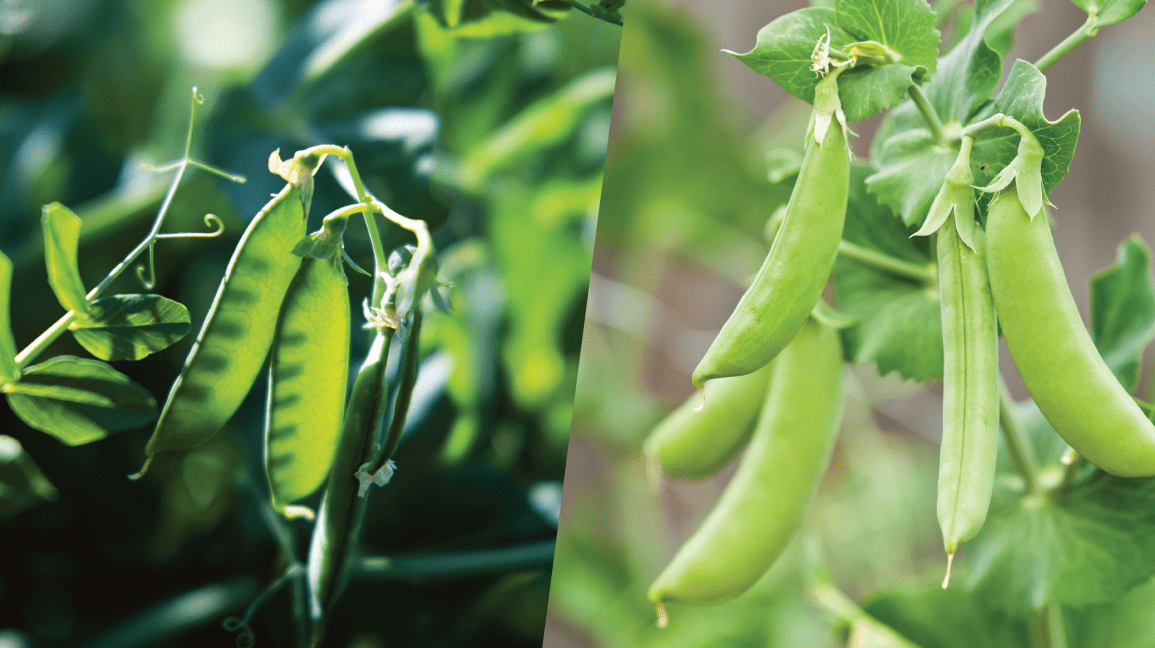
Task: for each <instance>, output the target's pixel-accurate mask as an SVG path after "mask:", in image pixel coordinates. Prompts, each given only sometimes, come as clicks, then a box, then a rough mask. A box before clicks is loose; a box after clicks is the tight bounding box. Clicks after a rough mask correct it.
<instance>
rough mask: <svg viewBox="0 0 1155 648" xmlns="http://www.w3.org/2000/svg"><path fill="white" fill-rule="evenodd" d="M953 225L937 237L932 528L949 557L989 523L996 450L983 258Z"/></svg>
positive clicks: (992, 332)
mask: <svg viewBox="0 0 1155 648" xmlns="http://www.w3.org/2000/svg"><path fill="white" fill-rule="evenodd" d="M953 218H954V217H951V218H948V219H947V221H946V223H945V224H944V225H943V226H942V227H941V228H939V230H938V235H937V238H938V240H937V243H936V246H937V252H938V280H939V294H940V304H941V309H942V342H943V378H942V382H943V405H942V419H943V420H942V446H941V448H940V452H939V469H938V522H939V526H940V527H941V528H942V537H943V544H944V547H945V549H946V552H947V554H948V555H954V553H955V551H956V550H957V549H958V546H959V544H961V543H963V542H966V541H968V540H970V539H972V538H974V537H975V535H977V534H978V532H979V530H980V529H981V528H982V526H983V522H984V521H986V518H987V509H988V508H990V503H991V491H992V489H993V488H994V481H995V457H996V456H997V453H998V444H999V364H998V362H999V338H998V329H997V327H996V324H995V309H994V302H993V301H992V299H991V290H990V284H989V283H988V282H987V269H986V261H985V259H984V258H983V249H984V243H985V241H984V240H983V236H982V230H981V229H978V228H974V243H975V249H974V250H972V249H970V248H969V247H967V245H966V244H965V243H964V242H963V241H962V239H961V238H960V237H959V235H958V230H957V228H956V227H955V223H954V222H953Z"/></svg>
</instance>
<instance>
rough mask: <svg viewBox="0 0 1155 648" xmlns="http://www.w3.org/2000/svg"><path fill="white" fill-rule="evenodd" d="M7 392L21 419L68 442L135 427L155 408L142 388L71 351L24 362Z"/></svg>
mask: <svg viewBox="0 0 1155 648" xmlns="http://www.w3.org/2000/svg"><path fill="white" fill-rule="evenodd" d="M6 391H7V393H8V404H9V405H10V406H11V407H12V411H13V412H15V413H16V415H17V416H19V417H20V418H21V419H22V420H23V421H24V422H25V423H27V424H28V425H29V426H31V427H33V428H35V429H37V430H40V431H41V432H47V433H48V434H51V435H52V436H54V437H56V438H57V439H60V440H61V441H63V442H64V443H67V444H68V445H82V444H85V443H90V442H92V441H96V440H98V439H102V438H104V437H105V436H107V435H108V434H109V433H110V432H119V431H121V430H127V429H130V428H135V427H139V426H141V425H143V424H145V423H147V422H149V421H151V420H153V419H154V418H156V413H157V409H156V401H155V400H154V399H153V397H152V394H150V393H148V390H146V389H145V388H144V387H141V386H140V385H138V384H136V383H135V382H133V381H132V380H131V379H130V378H129V377H128V376H126V375H124V374H122V373H120V372H119V371H117V370H116V369H113V368H112V367H110V366H108V365H107V364H105V363H103V362H100V361H98V360H88V359H85V358H77V357H75V356H59V357H56V358H53V359H51V360H49V361H47V362H43V363H41V364H38V365H33V366H31V367H28V368H27V369H25V370H24V376H23V377H22V378H21V380H20V382H18V383H16V384H14V385H8V386H6Z"/></svg>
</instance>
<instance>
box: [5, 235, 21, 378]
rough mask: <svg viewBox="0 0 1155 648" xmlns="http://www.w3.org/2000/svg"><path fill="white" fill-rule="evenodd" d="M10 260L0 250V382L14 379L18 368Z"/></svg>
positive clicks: (16, 376)
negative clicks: (11, 304)
mask: <svg viewBox="0 0 1155 648" xmlns="http://www.w3.org/2000/svg"><path fill="white" fill-rule="evenodd" d="M11 296H12V261H11V260H10V259H9V258H8V257H7V256H5V255H4V253H3V252H0V382H8V381H12V380H16V379H17V378H19V377H20V368H19V367H18V366H16V339H15V338H13V337H12V319H11V318H12V315H11V312H12V311H11V308H10V304H9V301H10V298H11Z"/></svg>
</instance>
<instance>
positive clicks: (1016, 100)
mask: <svg viewBox="0 0 1155 648" xmlns="http://www.w3.org/2000/svg"><path fill="white" fill-rule="evenodd" d="M1046 90H1047V77H1045V76H1043V73H1042V72H1039V71H1038V69H1036V68H1035V66H1033V65H1031V64H1030V63H1028V62H1026V61H1024V60H1022V59H1019V60H1017V61H1015V64H1014V66H1013V67H1012V68H1011V72H1010V74H1009V75H1008V76H1007V80H1006V83H1004V84H1003V87H1002V89H1001V90H999V95H998V97H997V98H996V99H995V101H994V104H993V105H992V107H991V109H990V110H989V111H985V112H984V113H983V114H984V115H985V114H986V112H989V113H990V114H993V113H995V112H1001V113H1003V114H1004V115H1009V116H1011V117H1014V118H1015V119H1017V120H1019V121H1020V122H1022V124H1023V125H1024V126H1026V127H1027V128H1029V129H1030V130H1031V132H1032V133H1034V135H1035V137H1036V138H1037V139H1038V140H1039V144H1041V145H1042V147H1043V166H1042V173H1043V192H1044V193H1045V194H1050V193H1051V191H1053V190H1054V188H1055V187H1056V186H1057V185H1058V184H1059V182H1060V181H1061V180H1062V179H1063V177H1064V176H1066V175H1067V170H1068V169H1069V168H1070V166H1071V160H1072V159H1073V158H1074V157H1075V144H1076V143H1078V141H1079V124H1080V119H1079V111H1077V110H1069V111H1067V113H1066V114H1065V115H1063V116H1062V117H1060V118H1059V119H1058V120H1057V121H1049V120H1047V118H1046V117H1044V116H1043V98H1044V96H1045V95H1046ZM976 119H978V117H976ZM1018 146H1019V136H1018V134H1017V133H1015V132H1014V131H1013V130H1011V129H1009V128H1002V129H995V130H992V131H988V132H987V134H984V135H983V136H980V137H979V138H978V139H977V140H976V141H975V147H974V152H973V154H972V155H971V164H972V165H974V166H975V171H976V173H975V178H976V180H977V179H978V178H981V177H983V176H982V175H980V174H987V173H994V174H997V173H998V172H999V171H1002V170H1003V168H1004V167H1006V166H1007V165H1008V164H1010V163H1011V162H1012V161H1013V160H1014V159H1015V155H1016V154H1017V153H1018ZM982 164H985V165H986V167H985V170H983V171H979V169H978V166H979V165H982ZM978 182H979V183H980V184H981V180H979V181H978Z"/></svg>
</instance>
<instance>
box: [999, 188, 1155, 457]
mask: <svg viewBox="0 0 1155 648" xmlns="http://www.w3.org/2000/svg"><path fill="white" fill-rule="evenodd" d="M987 270H988V274H989V276H990V282H991V294H992V295H993V296H994V300H995V310H996V312H997V313H998V318H999V322H1000V324H1001V325H1002V329H1003V338H1005V339H1006V341H1007V347H1008V348H1009V349H1010V352H1011V357H1013V358H1014V360H1015V365H1016V366H1017V367H1018V369H1019V374H1020V375H1021V376H1022V377H1023V382H1024V383H1025V384H1026V386H1027V390H1028V391H1030V392H1031V396H1032V397H1033V398H1034V399H1035V403H1036V404H1037V405H1038V406H1039V410H1040V411H1041V412H1042V413H1043V416H1045V417H1046V419H1047V421H1049V422H1050V424H1051V425H1052V426H1053V427H1054V428H1055V430H1056V431H1057V432H1058V433H1059V435H1060V436H1062V437H1063V439H1064V440H1065V441H1066V442H1067V443H1069V444H1070V445H1071V447H1072V448H1074V449H1075V450H1076V451H1078V452H1079V454H1081V455H1082V456H1084V457H1086V458H1087V460H1088V461H1090V462H1091V463H1093V464H1095V465H1096V466H1098V467H1099V468H1102V469H1103V470H1105V471H1107V472H1109V473H1112V474H1115V475H1119V476H1121V477H1148V476H1152V475H1155V426H1153V425H1152V424H1151V422H1150V421H1149V420H1147V418H1146V417H1145V416H1143V412H1142V411H1141V410H1140V409H1139V406H1138V405H1136V404H1135V401H1134V400H1133V399H1132V398H1131V397H1130V396H1129V395H1128V394H1127V392H1126V391H1125V390H1124V389H1123V387H1122V385H1120V384H1119V381H1118V380H1117V379H1116V378H1115V376H1114V374H1112V373H1111V370H1110V369H1109V368H1108V367H1107V365H1106V363H1104V362H1103V358H1102V356H1100V355H1099V351H1098V350H1097V349H1096V348H1095V343H1094V342H1092V341H1091V337H1090V335H1089V334H1088V333H1087V329H1086V328H1085V327H1084V325H1083V320H1082V318H1081V317H1080V316H1079V311H1078V308H1077V307H1076V306H1075V300H1074V298H1072V296H1071V290H1070V288H1069V287H1068V285H1067V280H1066V277H1065V275H1064V274H1063V266H1062V265H1061V264H1060V262H1059V255H1058V253H1057V252H1056V250H1055V242H1054V239H1052V237H1051V231H1050V228H1049V227H1048V225H1047V218H1046V216H1045V215H1044V214H1043V213H1042V212H1041V211H1040V213H1038V214H1036V215H1035V217H1034V219H1031V218H1030V217H1029V215H1028V214H1027V212H1026V211H1025V210H1024V209H1023V206H1022V204H1021V203H1020V202H1019V198H1018V196H1017V195H1016V194H1015V193H1014V192H1013V191H1007V192H1004V193H1001V194H1000V195H999V196H998V197H997V198H996V200H995V202H994V203H993V204H992V205H991V208H990V210H989V214H988V217H987Z"/></svg>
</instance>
